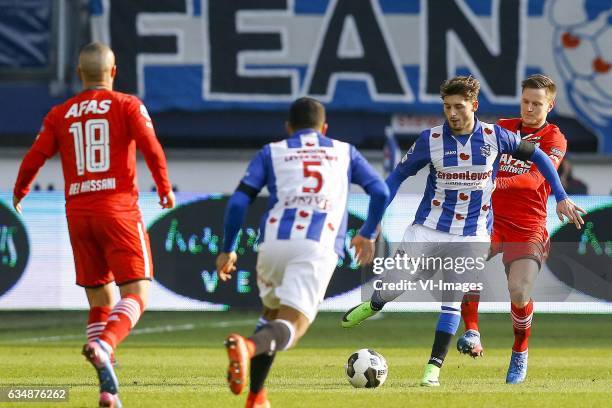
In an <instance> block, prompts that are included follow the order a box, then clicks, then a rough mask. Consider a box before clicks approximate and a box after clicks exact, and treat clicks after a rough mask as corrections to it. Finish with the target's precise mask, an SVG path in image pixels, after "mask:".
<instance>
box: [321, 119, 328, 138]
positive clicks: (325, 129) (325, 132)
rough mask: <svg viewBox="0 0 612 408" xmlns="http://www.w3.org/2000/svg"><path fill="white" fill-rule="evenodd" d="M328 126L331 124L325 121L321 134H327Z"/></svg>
mask: <svg viewBox="0 0 612 408" xmlns="http://www.w3.org/2000/svg"><path fill="white" fill-rule="evenodd" d="M328 128H329V125H328V124H327V122H325V123H324V124H323V126H321V134H322V135H325V134H327V129H328Z"/></svg>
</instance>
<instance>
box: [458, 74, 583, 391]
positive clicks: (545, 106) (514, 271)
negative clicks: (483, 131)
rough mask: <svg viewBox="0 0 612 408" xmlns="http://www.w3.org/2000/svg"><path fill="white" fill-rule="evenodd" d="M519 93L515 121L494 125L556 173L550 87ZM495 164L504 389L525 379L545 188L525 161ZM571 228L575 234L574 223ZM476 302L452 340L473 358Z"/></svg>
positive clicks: (526, 85) (472, 296) (465, 306)
mask: <svg viewBox="0 0 612 408" xmlns="http://www.w3.org/2000/svg"><path fill="white" fill-rule="evenodd" d="M522 88H523V93H522V98H521V117H520V118H516V119H501V120H499V121H498V122H497V124H498V125H500V126H501V127H503V128H505V129H508V130H510V131H512V132H517V133H518V134H519V135H520V136H521V139H522V140H525V141H529V142H532V143H535V144H536V145H538V146H539V148H540V149H541V150H542V151H543V152H544V153H546V154H547V155H548V157H549V158H550V160H551V161H552V164H553V165H554V166H555V168H558V167H559V165H560V164H561V160H563V156H564V155H565V152H566V150H567V141H566V139H565V136H564V135H563V133H561V131H560V130H559V128H558V127H557V126H555V125H553V124H550V123H548V122H547V121H546V117H547V115H548V113H549V112H550V111H551V110H552V108H553V107H554V105H555V95H556V90H557V89H556V86H555V83H554V82H553V80H552V79H550V78H548V77H546V76H544V75H540V74H538V75H532V76H530V77H528V78H527V79H525V80H524V81H523V83H522ZM499 164H500V168H499V172H498V173H497V176H498V178H497V187H496V189H495V192H494V193H493V197H492V201H493V208H494V209H495V218H494V222H493V235H492V237H491V241H492V242H491V247H492V251H491V255H492V256H494V255H495V254H497V253H499V252H503V258H502V260H503V263H504V265H505V267H506V274H507V278H508V291H509V292H510V300H511V302H512V305H511V310H512V312H511V317H512V326H513V329H514V344H513V346H512V356H511V358H510V365H509V367H508V373H507V376H506V383H508V384H517V383H521V382H523V381H524V380H525V377H526V376H527V361H528V360H527V357H528V352H527V345H528V340H529V335H530V334H531V321H532V319H533V300H532V299H531V292H532V289H533V285H534V283H535V280H536V278H537V276H538V272H539V270H540V268H541V267H542V263H543V262H544V261H545V260H546V258H547V256H548V251H549V247H550V241H549V239H548V231H547V230H546V202H547V200H548V196H549V194H550V191H551V186H550V184H549V183H547V182H546V180H545V179H544V176H543V175H542V173H541V172H540V171H539V170H538V168H537V167H536V166H534V165H533V164H532V163H531V162H529V161H523V160H519V159H517V158H515V157H513V156H512V155H510V154H504V155H502V157H501V160H500V162H499ZM517 196H520V197H521V198H520V200H517V199H516V197H517ZM576 227H577V228H580V222H578V223H576ZM478 301H479V293H478V292H476V293H469V294H468V295H466V297H464V300H463V302H462V304H461V316H462V317H463V320H464V322H465V329H466V331H465V333H464V334H463V335H462V336H461V337H460V338H459V339H458V340H457V349H458V350H459V351H460V352H462V353H465V354H470V355H471V356H473V357H478V356H480V355H482V352H483V348H482V344H481V342H480V332H479V330H478Z"/></svg>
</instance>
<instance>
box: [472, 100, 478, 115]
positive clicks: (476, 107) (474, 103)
mask: <svg viewBox="0 0 612 408" xmlns="http://www.w3.org/2000/svg"><path fill="white" fill-rule="evenodd" d="M472 110H473V111H474V112H476V111H477V110H478V99H476V100H474V102H472Z"/></svg>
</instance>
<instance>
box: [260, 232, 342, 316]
mask: <svg viewBox="0 0 612 408" xmlns="http://www.w3.org/2000/svg"><path fill="white" fill-rule="evenodd" d="M337 264H338V255H337V254H336V253H335V252H334V250H333V249H330V248H326V247H324V246H322V245H321V244H319V243H318V242H316V241H312V240H309V239H304V240H286V241H266V242H264V243H263V244H262V245H261V246H260V247H259V254H258V257H257V286H258V287H259V296H260V297H261V300H262V303H263V304H264V306H266V307H268V308H270V309H278V307H279V306H280V305H285V306H289V307H291V308H293V309H296V310H298V311H300V312H301V313H303V314H304V315H305V316H306V317H307V318H308V320H309V321H310V322H312V321H313V320H314V319H315V316H316V315H317V311H318V310H319V305H320V304H321V302H322V301H323V298H324V296H325V291H326V290H327V285H329V281H330V279H331V277H332V275H333V273H334V271H335V269H336V265H337Z"/></svg>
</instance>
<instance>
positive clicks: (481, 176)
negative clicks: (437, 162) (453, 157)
mask: <svg viewBox="0 0 612 408" xmlns="http://www.w3.org/2000/svg"><path fill="white" fill-rule="evenodd" d="M491 174H493V170H489V171H485V172H473V171H469V170H467V171H462V172H446V171H438V173H437V174H436V176H437V177H438V178H439V179H440V180H486V179H488V178H489V177H491Z"/></svg>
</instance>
